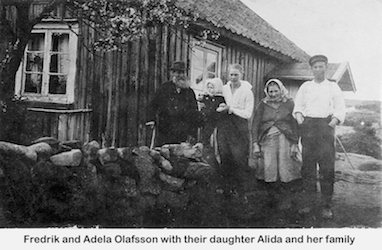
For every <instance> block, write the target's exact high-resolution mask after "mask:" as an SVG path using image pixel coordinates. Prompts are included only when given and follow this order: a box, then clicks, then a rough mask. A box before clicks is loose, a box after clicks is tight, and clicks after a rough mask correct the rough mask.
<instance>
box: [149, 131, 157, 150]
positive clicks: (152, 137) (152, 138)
mask: <svg viewBox="0 0 382 250" xmlns="http://www.w3.org/2000/svg"><path fill="white" fill-rule="evenodd" d="M155 131H156V129H155V126H152V133H151V143H150V149H153V148H154V145H155V134H156V133H155Z"/></svg>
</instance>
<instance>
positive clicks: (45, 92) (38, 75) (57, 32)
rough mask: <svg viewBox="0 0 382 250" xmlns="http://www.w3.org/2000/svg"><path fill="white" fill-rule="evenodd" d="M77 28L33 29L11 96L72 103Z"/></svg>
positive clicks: (40, 26)
mask: <svg viewBox="0 0 382 250" xmlns="http://www.w3.org/2000/svg"><path fill="white" fill-rule="evenodd" d="M74 32H75V33H77V32H78V25H73V26H71V27H70V28H69V26H68V25H66V24H57V23H42V24H38V25H36V26H35V27H34V29H33V31H32V36H31V40H30V42H29V44H28V45H27V47H26V49H25V53H24V58H23V61H22V63H21V65H20V68H19V70H18V72H17V76H16V88H15V92H16V93H15V94H16V95H17V96H20V97H23V98H25V99H27V100H31V101H41V102H54V103H73V102H74V81H75V73H76V57H77V35H76V34H75V33H74Z"/></svg>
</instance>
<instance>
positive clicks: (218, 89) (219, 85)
mask: <svg viewBox="0 0 382 250" xmlns="http://www.w3.org/2000/svg"><path fill="white" fill-rule="evenodd" d="M209 83H211V84H212V85H214V90H215V93H214V95H222V94H223V82H222V80H220V78H212V79H207V81H206V86H205V91H206V92H207V93H208V89H207V85H208V84H209Z"/></svg>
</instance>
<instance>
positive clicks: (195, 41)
mask: <svg viewBox="0 0 382 250" xmlns="http://www.w3.org/2000/svg"><path fill="white" fill-rule="evenodd" d="M200 43H201V41H200V40H199V39H197V38H193V39H192V48H194V47H196V48H202V49H205V50H210V51H215V52H217V54H218V59H217V70H216V77H219V78H221V68H222V65H221V64H222V53H223V47H222V46H221V45H217V44H214V43H212V42H209V41H205V42H202V44H200ZM191 53H193V51H191ZM190 58H191V60H192V58H193V56H192V54H191V56H190ZM190 65H192V62H191V64H190ZM193 74H194V72H193V68H191V69H190V77H191V78H192V76H193ZM206 79H207V76H206V72H204V74H203V81H202V84H203V87H202V88H203V90H205V88H206V87H205V84H206ZM193 90H194V92H195V94H196V95H198V94H199V93H200V90H198V89H193Z"/></svg>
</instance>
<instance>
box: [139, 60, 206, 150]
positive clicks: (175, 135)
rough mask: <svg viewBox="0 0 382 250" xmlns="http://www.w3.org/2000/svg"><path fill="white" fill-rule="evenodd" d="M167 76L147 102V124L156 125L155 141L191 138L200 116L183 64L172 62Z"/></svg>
mask: <svg viewBox="0 0 382 250" xmlns="http://www.w3.org/2000/svg"><path fill="white" fill-rule="evenodd" d="M170 70H171V80H170V81H168V82H165V83H163V84H162V85H161V86H160V87H159V89H158V90H157V91H156V92H155V94H154V98H153V100H152V101H151V103H150V105H149V110H148V122H147V123H146V125H148V126H156V127H157V140H156V143H155V144H156V145H158V146H161V145H163V144H172V143H181V142H186V141H189V142H190V141H191V142H192V141H195V140H196V139H197V130H198V127H200V125H201V124H200V123H201V119H200V114H199V110H198V105H197V101H196V98H195V94H194V91H193V90H192V89H191V88H190V86H189V81H188V80H187V78H186V77H185V73H186V70H187V68H186V64H185V63H184V62H181V61H178V62H174V64H173V65H172V67H171V68H170Z"/></svg>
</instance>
